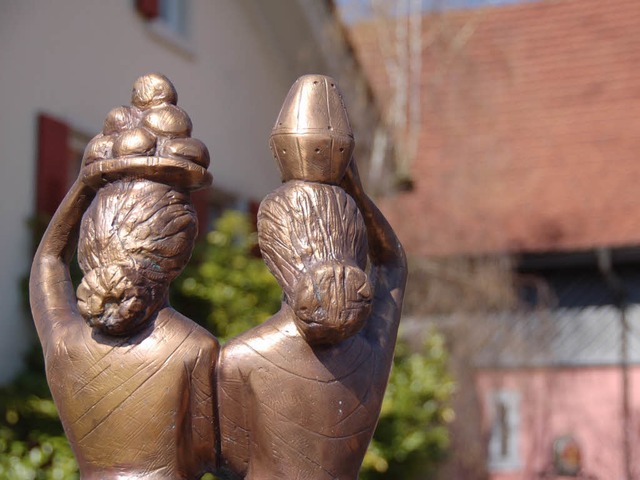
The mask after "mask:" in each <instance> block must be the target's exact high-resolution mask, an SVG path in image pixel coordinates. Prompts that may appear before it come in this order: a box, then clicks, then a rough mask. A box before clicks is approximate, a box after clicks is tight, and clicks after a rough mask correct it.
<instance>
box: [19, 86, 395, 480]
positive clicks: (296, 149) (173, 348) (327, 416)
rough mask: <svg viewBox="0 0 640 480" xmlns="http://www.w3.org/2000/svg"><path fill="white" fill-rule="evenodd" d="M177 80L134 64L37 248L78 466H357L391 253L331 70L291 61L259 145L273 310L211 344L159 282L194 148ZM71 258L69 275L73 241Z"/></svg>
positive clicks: (34, 276) (383, 341)
mask: <svg viewBox="0 0 640 480" xmlns="http://www.w3.org/2000/svg"><path fill="white" fill-rule="evenodd" d="M176 103H177V95H176V92H175V89H174V88H173V85H171V83H170V82H169V81H168V80H167V79H166V78H165V77H163V76H161V75H157V74H151V75H145V76H143V77H141V78H140V79H138V80H137V81H136V83H135V84H134V89H133V95H132V100H131V106H127V107H119V108H116V109H114V110H112V111H111V112H110V113H109V115H108V116H107V119H106V121H105V125H104V129H103V132H102V133H101V134H99V135H97V136H96V137H95V138H94V139H93V140H92V141H91V143H90V144H89V146H88V147H87V150H86V152H85V158H84V161H83V166H82V170H81V173H80V176H79V178H78V179H77V180H76V182H75V183H74V185H73V186H72V188H71V190H70V192H69V193H68V195H67V196H66V197H65V199H64V201H63V203H62V205H61V206H60V208H59V209H58V211H57V212H56V214H55V216H54V218H53V219H52V221H51V223H50V225H49V228H48V229H47V231H46V233H45V235H44V237H43V239H42V242H41V244H40V247H39V248H38V251H37V253H36V256H35V259H34V263H33V268H32V273H31V279H30V295H31V305H32V311H33V315H34V319H35V322H36V327H37V330H38V335H39V338H40V341H41V343H42V347H43V350H44V355H45V362H46V368H47V378H48V381H49V385H50V387H51V391H52V393H53V396H54V399H55V401H56V405H57V406H58V409H59V411H60V416H61V418H62V421H63V425H64V428H65V431H66V433H67V436H68V437H69V441H70V442H71V445H72V448H73V451H74V453H75V455H76V457H77V459H78V463H79V465H80V471H81V475H82V478H83V479H143V478H144V479H176V478H177V479H179V478H182V479H189V480H191V479H194V480H196V479H199V478H200V476H201V474H202V473H203V472H205V471H215V472H216V473H217V474H218V475H221V476H223V477H224V478H229V479H242V478H244V479H253V480H258V479H260V480H271V479H273V480H275V479H310V480H311V479H313V480H322V479H327V480H328V479H344V480H355V479H356V478H357V475H358V471H359V469H360V466H361V464H362V460H363V458H364V454H365V451H366V448H367V446H368V444H369V442H370V440H371V437H372V435H373V431H374V429H375V426H376V422H377V419H378V416H379V413H380V408H381V405H382V398H383V395H384V391H385V388H386V384H387V380H388V377H389V371H390V368H391V363H392V359H393V350H394V346H395V342H396V336H397V331H398V323H399V319H400V310H401V305H402V298H403V295H404V288H405V281H406V272H407V267H406V260H405V256H404V252H403V249H402V247H401V245H400V243H399V242H398V239H397V238H396V236H395V234H394V232H393V230H392V229H391V227H390V226H389V224H388V223H387V221H386V220H385V218H384V217H383V215H382V214H381V212H380V211H379V210H378V209H377V208H376V206H375V205H374V203H373V202H372V201H371V200H370V199H369V197H368V196H367V195H366V194H365V192H364V190H363V188H362V184H361V182H360V178H359V175H358V170H357V167H356V163H355V161H354V160H353V159H352V152H353V148H354V139H353V134H352V132H351V127H350V125H349V120H348V117H347V112H346V109H345V107H344V103H343V101H342V97H341V95H340V92H339V91H338V88H337V85H336V84H335V82H334V81H333V80H332V79H331V78H329V77H325V76H322V75H308V76H304V77H301V78H300V79H299V80H298V81H297V82H296V83H295V84H294V86H293V87H292V89H291V91H290V92H289V95H288V96H287V98H286V99H285V102H284V105H283V107H282V110H281V112H280V115H279V116H278V119H277V120H276V124H275V126H274V129H273V132H272V135H271V140H270V145H271V149H272V152H273V154H274V157H275V158H276V161H277V164H278V166H279V168H280V171H281V173H282V178H283V181H284V183H283V185H282V186H281V187H279V188H278V189H276V190H275V191H273V192H272V193H271V194H269V195H268V196H267V197H266V198H265V199H264V200H263V202H262V204H261V206H260V210H259V214H258V236H259V243H260V249H261V252H262V255H263V257H264V260H265V262H266V264H267V266H268V267H269V269H270V271H271V272H272V273H273V275H274V276H275V277H276V279H277V280H278V282H279V283H280V285H281V286H282V289H283V292H284V296H283V301H282V307H281V309H280V311H279V312H278V313H276V314H275V315H274V316H273V317H272V318H270V319H269V320H267V321H266V322H264V323H263V324H262V325H260V326H258V327H255V328H253V329H251V330H249V331H247V332H245V333H243V334H242V335H240V336H238V337H236V338H234V339H232V340H230V341H229V342H228V343H227V344H226V345H225V346H224V347H223V348H222V350H221V351H219V350H220V349H219V346H218V342H217V341H216V339H215V338H214V337H213V336H211V335H210V334H209V333H208V332H206V331H205V330H203V329H202V328H200V327H198V326H197V325H195V324H194V323H193V322H191V321H190V320H189V319H187V318H185V317H183V316H182V315H180V314H179V313H178V312H176V311H175V310H173V309H172V308H171V307H170V305H169V303H168V301H167V292H168V287H169V284H170V283H171V281H172V280H173V279H174V278H175V277H176V276H177V275H178V274H179V273H180V271H181V270H182V269H183V268H184V266H185V264H186V262H187V261H188V259H189V257H190V255H191V250H192V248H193V242H194V239H195V234H196V220H195V212H194V210H193V207H192V205H191V203H190V200H189V192H190V191H192V190H195V189H197V188H200V187H202V186H205V185H207V184H209V183H210V182H211V176H210V174H209V173H208V172H207V170H206V168H207V167H208V165H209V154H208V151H207V149H206V147H205V146H204V144H202V142H200V141H198V140H195V139H192V138H190V133H191V121H190V119H189V117H188V115H187V114H186V113H185V112H184V110H182V109H180V108H179V107H178V106H177V105H176ZM76 246H77V249H78V260H79V263H80V266H81V268H82V271H83V273H84V278H83V279H82V282H81V283H80V285H79V286H78V288H77V290H75V291H74V287H73V285H72V283H71V280H70V276H69V261H70V258H71V257H72V255H73V253H74V251H75V249H76Z"/></svg>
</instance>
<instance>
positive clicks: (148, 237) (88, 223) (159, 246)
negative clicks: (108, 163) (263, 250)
mask: <svg viewBox="0 0 640 480" xmlns="http://www.w3.org/2000/svg"><path fill="white" fill-rule="evenodd" d="M196 234H197V220H196V214H195V211H194V209H193V206H192V205H191V202H190V199H189V194H188V193H185V192H182V191H179V190H175V189H173V188H171V187H169V186H167V185H164V184H160V183H155V182H151V181H148V180H143V179H131V180H121V181H118V182H115V183H112V184H108V185H106V186H105V187H103V188H102V189H100V190H99V191H98V193H97V196H96V198H95V199H94V201H93V203H92V204H91V206H90V207H89V209H88V210H87V212H86V213H85V215H84V217H83V219H82V228H81V230H80V239H79V243H78V262H79V264H80V268H81V269H82V272H83V273H84V275H85V276H84V278H83V280H82V283H81V284H80V286H79V287H78V290H77V296H78V307H79V310H80V313H81V314H82V315H83V316H84V317H85V319H87V321H88V322H89V324H90V325H92V326H94V327H98V328H99V329H101V330H103V331H106V332H108V333H112V334H120V335H121V334H126V333H130V332H131V331H132V329H135V328H138V327H139V326H140V324H141V323H143V322H144V320H146V319H147V318H148V317H149V315H150V314H151V313H152V311H151V310H153V308H154V307H157V306H158V304H159V302H160V301H161V300H163V298H161V297H163V296H165V295H166V290H167V288H168V286H169V284H170V283H171V281H172V280H173V279H174V278H176V277H177V276H178V275H179V274H180V272H181V271H182V269H183V268H184V267H185V265H186V264H187V262H188V261H189V258H190V256H191V252H192V250H193V245H194V242H195V238H196Z"/></svg>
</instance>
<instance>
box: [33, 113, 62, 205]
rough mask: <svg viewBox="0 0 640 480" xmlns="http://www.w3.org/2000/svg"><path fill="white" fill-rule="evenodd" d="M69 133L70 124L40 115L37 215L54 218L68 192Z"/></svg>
mask: <svg viewBox="0 0 640 480" xmlns="http://www.w3.org/2000/svg"><path fill="white" fill-rule="evenodd" d="M69 133H70V128H69V125H67V124H66V123H64V122H62V121H60V120H58V119H56V118H53V117H50V116H48V115H45V114H40V115H39V116H38V160H37V170H36V213H44V214H47V215H50V216H52V215H53V214H54V213H55V211H56V209H57V208H58V205H60V202H62V199H63V198H64V196H65V195H66V193H67V189H68V187H69V185H68V173H69Z"/></svg>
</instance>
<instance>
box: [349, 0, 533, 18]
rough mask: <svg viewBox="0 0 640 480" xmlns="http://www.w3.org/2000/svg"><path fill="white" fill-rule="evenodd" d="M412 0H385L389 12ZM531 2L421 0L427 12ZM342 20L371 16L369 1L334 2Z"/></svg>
mask: <svg viewBox="0 0 640 480" xmlns="http://www.w3.org/2000/svg"><path fill="white" fill-rule="evenodd" d="M411 1H412V0H387V3H388V5H389V11H393V10H394V5H398V4H401V3H403V4H405V5H408V4H410V3H411ZM523 1H531V0H422V8H423V9H424V11H425V12H426V11H428V10H430V9H432V8H434V6H438V7H439V8H447V9H450V8H476V7H484V6H489V5H504V4H509V3H521V2H523ZM336 3H337V4H338V7H339V8H340V11H341V14H342V17H343V19H344V20H345V21H346V22H347V23H351V22H356V21H359V20H364V19H366V18H367V17H369V16H370V15H371V7H370V5H371V0H336Z"/></svg>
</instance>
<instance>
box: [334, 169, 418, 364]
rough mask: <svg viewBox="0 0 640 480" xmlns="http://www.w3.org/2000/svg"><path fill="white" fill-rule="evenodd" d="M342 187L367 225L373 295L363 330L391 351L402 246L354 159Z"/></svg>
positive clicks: (403, 265)
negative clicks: (369, 317)
mask: <svg viewBox="0 0 640 480" xmlns="http://www.w3.org/2000/svg"><path fill="white" fill-rule="evenodd" d="M342 187H343V188H344V189H345V190H346V191H347V193H349V194H350V195H351V196H352V197H353V199H354V200H355V202H356V204H357V205H358V208H359V209H360V213H361V214H362V217H363V218H364V222H365V225H366V227H367V239H368V242H369V258H370V259H371V263H372V269H371V280H372V281H373V284H374V298H373V306H372V314H371V319H370V320H369V321H368V322H367V325H366V326H365V329H364V330H365V334H366V335H368V336H369V337H370V338H372V339H373V340H375V341H377V342H379V343H380V344H381V345H382V347H383V348H385V350H387V349H389V350H390V352H392V351H393V347H394V345H395V339H396V334H397V330H398V323H399V321H400V313H401V308H402V299H403V297H404V289H405V284H406V281H407V260H406V257H405V253H404V249H403V248H402V245H401V244H400V241H399V240H398V237H397V236H396V234H395V232H394V231H393V229H392V228H391V225H389V222H387V219H386V218H384V215H382V212H380V210H379V209H378V207H376V205H375V204H374V203H373V201H372V200H371V199H370V198H369V197H368V196H367V194H366V193H365V192H364V189H363V187H362V182H361V181H360V175H359V174H358V167H357V166H356V162H355V159H354V160H352V161H351V163H350V165H349V167H348V169H347V172H346V174H345V177H344V180H343V182H342ZM386 347H389V348H386Z"/></svg>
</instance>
